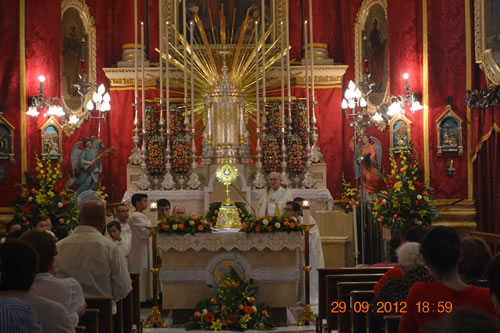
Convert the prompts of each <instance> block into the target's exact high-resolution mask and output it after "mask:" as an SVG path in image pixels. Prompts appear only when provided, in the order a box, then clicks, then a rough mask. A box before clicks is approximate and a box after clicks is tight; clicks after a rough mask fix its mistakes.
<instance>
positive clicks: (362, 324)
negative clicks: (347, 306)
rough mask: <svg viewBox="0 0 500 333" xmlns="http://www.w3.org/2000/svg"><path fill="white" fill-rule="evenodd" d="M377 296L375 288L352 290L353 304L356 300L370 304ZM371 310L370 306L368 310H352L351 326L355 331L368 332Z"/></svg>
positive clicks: (355, 332)
mask: <svg viewBox="0 0 500 333" xmlns="http://www.w3.org/2000/svg"><path fill="white" fill-rule="evenodd" d="M374 298H375V292H374V291H373V290H353V291H351V301H352V304H355V303H356V302H357V303H358V304H370V303H371V302H372V301H373V299H374ZM363 302H367V303H363ZM370 312H371V308H369V310H368V312H366V313H365V312H363V311H361V312H351V327H352V331H353V332H354V333H366V332H368V327H367V324H368V323H367V320H366V318H367V315H368V314H369V313H370Z"/></svg>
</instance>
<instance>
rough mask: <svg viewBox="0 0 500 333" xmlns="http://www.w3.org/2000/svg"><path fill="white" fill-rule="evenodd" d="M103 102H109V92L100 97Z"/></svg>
mask: <svg viewBox="0 0 500 333" xmlns="http://www.w3.org/2000/svg"><path fill="white" fill-rule="evenodd" d="M102 100H103V102H105V103H109V102H110V101H111V97H110V96H109V93H105V94H104V96H103V97H102Z"/></svg>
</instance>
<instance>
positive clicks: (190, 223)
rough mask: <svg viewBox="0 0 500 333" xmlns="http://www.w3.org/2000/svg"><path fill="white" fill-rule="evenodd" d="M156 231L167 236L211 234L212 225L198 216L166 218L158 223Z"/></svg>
mask: <svg viewBox="0 0 500 333" xmlns="http://www.w3.org/2000/svg"><path fill="white" fill-rule="evenodd" d="M158 227H159V229H158V231H159V232H160V233H164V234H167V235H185V234H191V235H194V234H196V233H200V232H205V233H210V232H212V229H211V227H212V223H211V222H208V221H207V220H205V219H204V218H202V217H199V216H188V217H179V216H166V217H164V218H163V219H162V220H161V221H160V222H158Z"/></svg>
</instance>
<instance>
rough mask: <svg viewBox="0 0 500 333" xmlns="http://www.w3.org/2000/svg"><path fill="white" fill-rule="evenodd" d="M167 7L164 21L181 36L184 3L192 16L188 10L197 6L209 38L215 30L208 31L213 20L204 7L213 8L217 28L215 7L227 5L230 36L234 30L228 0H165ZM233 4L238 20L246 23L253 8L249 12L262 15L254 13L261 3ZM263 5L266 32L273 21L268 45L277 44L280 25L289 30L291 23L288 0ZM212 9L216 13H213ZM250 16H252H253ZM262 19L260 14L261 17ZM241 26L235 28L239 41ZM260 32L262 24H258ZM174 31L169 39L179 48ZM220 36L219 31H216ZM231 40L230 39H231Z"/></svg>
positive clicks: (269, 0)
mask: <svg viewBox="0 0 500 333" xmlns="http://www.w3.org/2000/svg"><path fill="white" fill-rule="evenodd" d="M163 1H164V4H165V3H166V6H163V14H162V16H163V18H164V22H165V21H168V22H172V23H173V25H175V27H176V28H177V29H178V30H179V33H180V34H181V35H182V33H183V31H182V21H183V17H182V16H183V14H182V6H183V3H184V1H185V2H186V13H189V12H190V10H189V8H190V7H192V6H197V7H198V8H199V11H198V12H199V16H200V19H201V20H202V22H204V27H205V30H206V32H207V35H211V34H212V31H211V29H210V28H207V25H209V24H210V17H209V16H208V14H207V13H208V11H207V10H205V9H204V8H201V5H203V6H206V7H210V8H211V11H210V12H211V16H212V21H213V24H214V26H217V25H218V24H219V21H218V18H217V17H218V16H219V14H218V11H217V12H215V13H214V11H215V9H216V8H220V5H221V4H224V8H225V12H226V26H229V32H228V33H229V35H231V27H232V18H231V17H232V14H229V15H228V12H230V10H231V8H229V6H228V4H230V2H231V1H229V0H163ZM232 3H233V4H234V9H235V10H236V16H235V17H240V19H239V20H240V21H243V19H244V18H245V14H246V10H247V9H248V8H250V9H251V11H250V13H252V12H255V13H260V9H259V10H253V11H252V8H255V7H258V8H261V6H262V5H261V3H262V0H236V1H233V2H232ZM264 6H265V7H266V14H265V16H266V29H267V27H269V25H268V24H267V22H272V27H273V30H272V32H271V37H270V39H268V40H267V41H266V44H272V43H274V42H275V41H277V40H278V38H279V35H280V22H281V21H283V24H284V26H285V27H286V26H287V24H288V14H287V12H288V0H264ZM212 9H213V10H212ZM250 15H251V14H250ZM259 16H260V15H259ZM189 20H190V18H189V17H188V18H186V21H189ZM239 23H241V22H235V28H234V36H233V40H237V31H238V27H239V25H238V24H239ZM259 29H260V25H259ZM173 30H174V29H170V30H169V36H168V39H169V41H170V43H172V44H173V45H175V47H182V46H181V45H179V41H178V38H177V36H176V35H175V33H174V31H173ZM186 33H187V34H188V35H189V29H187V32H186ZM216 33H217V31H216ZM259 36H260V30H259ZM228 37H229V36H228ZM214 44H215V45H216V44H217V43H212V45H214Z"/></svg>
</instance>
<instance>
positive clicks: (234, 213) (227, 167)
mask: <svg viewBox="0 0 500 333" xmlns="http://www.w3.org/2000/svg"><path fill="white" fill-rule="evenodd" d="M215 176H216V177H217V180H218V181H219V182H220V183H221V184H223V185H226V200H225V201H224V202H223V203H222V205H221V206H220V208H219V214H217V223H216V225H215V227H216V228H219V229H220V228H222V222H221V221H222V220H224V221H225V223H224V228H239V227H240V226H241V220H240V215H239V213H238V208H237V207H236V206H235V205H234V202H233V201H232V200H231V198H230V197H229V185H231V184H232V183H233V182H234V181H235V180H236V178H238V169H236V168H235V167H234V166H233V165H231V164H229V163H224V164H222V165H221V166H219V167H218V168H217V171H216V173H215Z"/></svg>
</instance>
